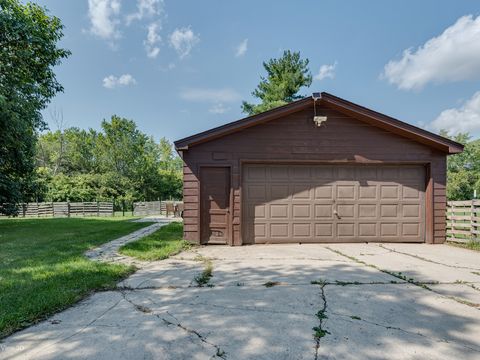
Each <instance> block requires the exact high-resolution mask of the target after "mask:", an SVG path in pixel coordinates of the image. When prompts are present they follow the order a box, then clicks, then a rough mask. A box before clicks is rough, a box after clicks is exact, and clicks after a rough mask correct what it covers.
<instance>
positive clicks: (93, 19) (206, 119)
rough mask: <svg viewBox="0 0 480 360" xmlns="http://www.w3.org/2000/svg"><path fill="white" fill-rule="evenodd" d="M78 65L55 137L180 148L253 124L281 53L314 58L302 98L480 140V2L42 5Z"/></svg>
mask: <svg viewBox="0 0 480 360" xmlns="http://www.w3.org/2000/svg"><path fill="white" fill-rule="evenodd" d="M35 2H36V3H38V4H40V5H42V6H45V7H46V8H47V9H48V10H49V12H50V14H51V15H55V16H57V17H59V18H60V19H61V21H62V23H63V24H64V26H65V29H64V35H65V36H64V38H63V39H62V40H61V43H60V46H62V47H64V48H67V49H69V50H71V52H72V55H71V56H70V57H69V58H68V59H67V60H65V61H63V63H62V64H61V65H59V66H57V67H56V68H55V71H56V74H57V77H58V80H59V81H60V82H61V84H62V85H63V86H64V88H65V90H64V92H63V93H61V94H58V95H57V96H56V97H55V98H54V99H53V100H52V103H51V105H50V106H49V108H48V109H46V110H45V111H44V118H45V120H46V121H47V122H48V123H49V126H50V129H52V130H55V129H57V124H58V121H55V118H57V119H58V115H57V116H55V115H54V114H55V113H57V114H59V113H60V114H62V115H63V122H64V125H63V126H64V127H70V126H76V127H80V128H94V129H99V128H100V123H101V121H102V120H103V119H109V118H110V117H111V116H112V115H114V114H115V115H118V116H122V117H125V118H129V119H133V120H134V121H135V122H136V123H137V124H138V126H139V128H140V129H141V130H142V131H143V132H145V133H147V134H148V135H152V136H154V138H155V139H159V138H161V137H166V138H168V139H169V140H172V141H173V140H177V139H180V138H183V137H185V136H189V135H192V134H195V133H197V132H199V131H203V130H207V129H210V128H212V127H215V126H219V125H222V124H224V123H227V122H231V121H234V120H238V119H240V118H242V117H244V114H242V112H241V109H240V105H241V102H242V100H247V101H249V102H252V101H255V99H254V98H252V96H251V92H252V91H253V90H254V88H255V87H256V85H257V84H258V82H259V80H260V76H262V75H264V74H265V72H264V69H263V66H262V62H263V61H266V60H268V59H270V58H277V57H279V56H281V55H282V53H283V51H284V50H293V51H300V52H301V55H302V57H304V58H308V59H309V60H310V70H311V72H312V75H313V77H314V80H313V83H312V85H311V86H310V87H309V88H303V89H301V91H300V94H302V95H305V96H309V95H311V94H312V93H313V92H320V91H327V92H329V93H332V94H334V95H336V96H339V97H342V98H344V99H347V100H349V101H352V102H355V103H358V104H360V105H362V106H366V107H368V108H371V109H373V110H376V111H379V112H381V113H384V114H387V115H390V116H393V117H395V118H397V119H399V120H402V121H405V122H408V123H411V124H414V125H417V126H420V127H423V128H426V129H427V130H430V131H434V132H438V131H439V130H440V129H446V130H448V131H449V132H450V134H455V133H458V132H469V133H470V134H472V135H474V137H475V138H478V137H480V17H479V15H480V2H477V1H470V0H455V1H443V0H423V1H418V0H415V1H413V0H403V1H384V0H381V1H380V0H368V1H367V0H364V1H360V0H349V1H347V0H342V1H335V0H328V1H327V0H317V1H314V0H295V1H293V0H292V1H284V0H282V1H278V0H276V1H274V0H262V1H253V0H243V1H235V2H234V1H225V0H204V1H198V0H190V1H187V0H163V1H162V0H128V1H127V0H76V1H65V0H37V1H35Z"/></svg>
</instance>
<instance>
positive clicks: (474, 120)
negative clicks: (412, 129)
mask: <svg viewBox="0 0 480 360" xmlns="http://www.w3.org/2000/svg"><path fill="white" fill-rule="evenodd" d="M428 128H429V129H430V130H433V131H436V132H438V131H440V130H442V129H444V130H447V131H448V133H449V134H450V135H453V134H457V133H459V132H462V133H464V132H468V133H470V134H471V135H480V91H477V92H476V93H475V94H473V96H472V97H471V98H470V99H469V100H467V101H466V102H465V103H464V104H463V105H462V106H461V107H459V108H452V109H447V110H444V111H442V112H441V113H440V115H439V116H438V117H437V118H436V119H435V120H433V121H432V122H431V123H430V124H429V125H428Z"/></svg>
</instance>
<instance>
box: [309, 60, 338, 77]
mask: <svg viewBox="0 0 480 360" xmlns="http://www.w3.org/2000/svg"><path fill="white" fill-rule="evenodd" d="M336 67H337V62H336V61H335V63H333V64H331V65H327V64H324V65H322V66H320V70H319V71H318V74H317V75H315V76H314V77H313V78H314V79H315V80H319V81H320V80H323V79H326V78H330V79H333V78H334V77H335V68H336Z"/></svg>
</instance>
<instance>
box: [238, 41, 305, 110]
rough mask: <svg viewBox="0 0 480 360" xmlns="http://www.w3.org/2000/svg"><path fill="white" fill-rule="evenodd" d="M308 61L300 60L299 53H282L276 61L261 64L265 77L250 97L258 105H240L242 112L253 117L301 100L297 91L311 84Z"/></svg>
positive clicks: (288, 51) (244, 103)
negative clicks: (256, 101)
mask: <svg viewBox="0 0 480 360" xmlns="http://www.w3.org/2000/svg"><path fill="white" fill-rule="evenodd" d="M308 63H309V61H308V59H302V58H301V57H300V52H291V51H290V50H287V51H284V53H283V55H282V56H281V57H280V58H278V59H270V60H269V61H267V62H264V63H263V67H264V68H265V71H266V72H267V76H266V77H264V76H262V77H261V81H260V84H258V86H257V88H256V89H255V90H254V91H253V92H252V95H253V96H254V97H255V98H257V99H259V100H260V104H250V103H247V102H246V101H244V102H243V104H242V110H243V112H244V113H246V114H248V115H254V114H258V113H261V112H263V111H267V110H270V109H273V108H275V107H278V106H282V105H285V104H287V103H289V102H291V101H294V100H296V99H299V98H301V97H302V96H301V95H298V92H299V90H300V89H301V88H302V87H304V86H306V87H308V86H310V85H311V83H312V74H311V73H310V70H309V68H308Z"/></svg>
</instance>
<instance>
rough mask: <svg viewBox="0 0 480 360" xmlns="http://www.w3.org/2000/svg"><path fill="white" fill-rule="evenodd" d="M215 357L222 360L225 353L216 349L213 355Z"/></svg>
mask: <svg viewBox="0 0 480 360" xmlns="http://www.w3.org/2000/svg"><path fill="white" fill-rule="evenodd" d="M215 356H218V357H219V358H222V359H224V358H225V351H223V350H222V349H220V348H218V349H217V353H216V354H215Z"/></svg>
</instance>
